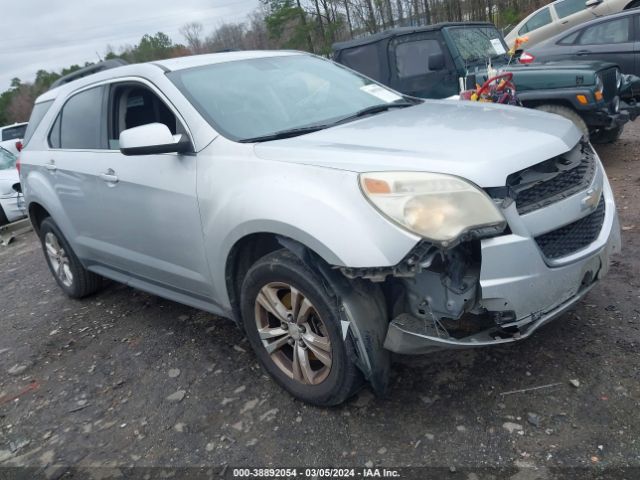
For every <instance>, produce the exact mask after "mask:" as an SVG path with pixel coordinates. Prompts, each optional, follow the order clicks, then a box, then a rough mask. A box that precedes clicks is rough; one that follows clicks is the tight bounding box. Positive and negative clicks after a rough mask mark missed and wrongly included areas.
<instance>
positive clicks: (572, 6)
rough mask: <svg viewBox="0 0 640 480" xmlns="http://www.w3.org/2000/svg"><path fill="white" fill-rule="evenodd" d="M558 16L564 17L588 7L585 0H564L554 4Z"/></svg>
mask: <svg viewBox="0 0 640 480" xmlns="http://www.w3.org/2000/svg"><path fill="white" fill-rule="evenodd" d="M554 7H555V9H556V13H557V14H558V17H560V18H564V17H568V16H569V15H573V14H574V13H578V12H580V11H582V10H584V9H585V8H587V2H586V1H585V0H563V1H562V2H558V3H556V4H555V5H554Z"/></svg>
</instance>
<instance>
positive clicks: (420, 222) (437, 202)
mask: <svg viewBox="0 0 640 480" xmlns="http://www.w3.org/2000/svg"><path fill="white" fill-rule="evenodd" d="M360 187H361V189H362V191H363V193H364V195H365V196H366V197H367V199H368V200H369V201H370V202H371V203H372V204H373V205H374V207H375V208H376V209H377V210H379V211H380V213H382V214H383V215H384V216H385V217H387V218H389V219H390V220H392V221H393V222H394V223H396V224H398V225H400V226H401V227H403V228H405V229H407V230H409V231H411V232H413V233H415V234H418V235H420V236H421V237H423V238H425V239H427V240H429V241H431V242H432V243H434V244H437V245H440V246H442V247H451V246H453V245H455V244H456V243H458V242H459V241H460V240H461V239H463V238H467V237H469V236H470V237H482V236H489V235H495V234H497V233H500V232H502V231H503V230H504V228H505V227H506V221H505V219H504V217H503V216H502V214H501V213H500V211H499V210H498V207H497V206H496V205H495V204H494V203H493V201H492V200H491V198H489V196H488V195H487V194H486V193H485V192H483V191H482V190H480V189H479V188H477V187H476V186H474V185H472V184H471V183H469V182H467V181H466V180H463V179H462V178H460V177H455V176H453V175H445V174H440V173H427V172H372V173H363V174H361V175H360Z"/></svg>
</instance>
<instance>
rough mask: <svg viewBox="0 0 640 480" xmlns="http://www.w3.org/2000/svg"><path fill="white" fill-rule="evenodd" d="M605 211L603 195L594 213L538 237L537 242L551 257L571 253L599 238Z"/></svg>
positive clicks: (548, 256)
mask: <svg viewBox="0 0 640 480" xmlns="http://www.w3.org/2000/svg"><path fill="white" fill-rule="evenodd" d="M604 213H605V202H604V197H602V198H600V203H599V204H598V207H597V208H596V209H595V210H594V211H593V212H592V213H590V214H589V215H587V216H586V217H584V218H581V219H580V220H578V221H576V222H573V223H570V224H569V225H565V226H564V227H561V228H558V229H557V230H553V231H552V232H549V233H545V234H544V235H540V236H539V237H536V243H537V244H538V247H540V250H542V253H543V254H544V256H545V257H547V258H549V259H555V258H560V257H566V256H567V255H571V254H572V253H575V252H577V251H578V250H581V249H583V248H585V247H587V246H588V245H590V244H591V243H593V242H594V241H595V240H596V238H598V235H599V234H600V230H602V223H603V222H604Z"/></svg>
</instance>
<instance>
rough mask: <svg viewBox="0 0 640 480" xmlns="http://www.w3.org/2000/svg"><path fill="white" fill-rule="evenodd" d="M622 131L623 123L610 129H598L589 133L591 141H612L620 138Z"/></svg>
mask: <svg viewBox="0 0 640 480" xmlns="http://www.w3.org/2000/svg"><path fill="white" fill-rule="evenodd" d="M623 131H624V125H621V126H619V127H615V128H612V129H610V130H598V131H597V132H594V133H592V134H591V143H597V144H606V143H614V142H616V141H617V140H618V139H619V138H620V136H621V135H622V132H623Z"/></svg>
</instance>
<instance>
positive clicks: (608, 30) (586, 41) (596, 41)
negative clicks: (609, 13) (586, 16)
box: [578, 17, 630, 45]
mask: <svg viewBox="0 0 640 480" xmlns="http://www.w3.org/2000/svg"><path fill="white" fill-rule="evenodd" d="M629 23H630V20H629V17H625V18H618V19H616V20H610V21H608V22H602V23H599V24H598V25H593V26H592V27H588V28H585V29H584V30H583V32H582V35H581V36H580V39H579V40H578V43H579V44H580V45H607V44H610V43H626V42H629V41H630V38H629Z"/></svg>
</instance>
